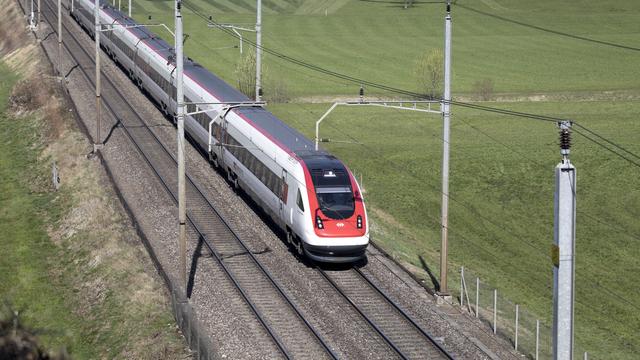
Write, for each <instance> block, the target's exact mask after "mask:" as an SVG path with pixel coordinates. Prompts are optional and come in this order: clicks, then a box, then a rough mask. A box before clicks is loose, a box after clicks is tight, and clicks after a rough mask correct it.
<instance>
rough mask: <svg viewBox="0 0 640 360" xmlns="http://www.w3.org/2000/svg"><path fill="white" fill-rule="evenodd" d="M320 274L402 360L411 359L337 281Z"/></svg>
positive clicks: (322, 272)
mask: <svg viewBox="0 0 640 360" xmlns="http://www.w3.org/2000/svg"><path fill="white" fill-rule="evenodd" d="M316 269H318V272H319V273H320V274H321V275H322V276H323V277H324V278H325V279H326V280H327V281H328V282H329V284H331V286H332V287H333V288H334V289H335V290H336V291H337V292H338V294H340V295H342V297H343V298H344V299H345V300H347V302H348V303H349V304H350V305H351V307H353V308H354V309H355V310H356V311H357V312H358V314H360V316H361V317H362V318H363V319H364V320H365V321H366V322H367V323H368V324H369V325H370V326H371V327H372V328H373V329H374V330H375V331H376V332H377V333H378V335H380V337H382V339H384V341H385V342H386V343H387V344H388V345H389V346H391V348H392V349H393V351H395V352H396V353H397V354H398V355H400V357H401V358H402V359H409V357H408V356H407V355H406V354H405V353H403V352H402V350H400V349H399V348H398V346H397V345H396V344H395V343H394V342H393V341H392V340H391V339H389V337H388V336H387V335H385V333H384V332H383V331H382V329H380V328H379V327H378V325H376V323H375V322H373V320H371V318H369V317H368V316H367V315H366V314H365V313H364V312H363V311H362V309H360V307H358V305H356V304H355V303H354V302H353V300H351V298H350V297H348V296H347V294H345V293H344V292H343V291H342V290H341V289H340V286H338V284H336V283H335V281H333V279H331V277H329V275H327V274H326V273H325V272H324V271H322V270H321V269H319V268H316Z"/></svg>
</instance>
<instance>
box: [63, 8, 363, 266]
mask: <svg viewBox="0 0 640 360" xmlns="http://www.w3.org/2000/svg"><path fill="white" fill-rule="evenodd" d="M100 6H101V9H100V11H99V14H100V19H99V20H100V23H101V24H103V25H102V26H103V28H105V27H107V26H110V25H113V26H110V28H111V29H112V30H111V31H104V32H102V34H101V44H102V46H103V48H104V50H105V51H106V53H107V54H109V55H110V56H111V57H112V58H113V59H114V60H115V61H116V62H117V63H119V64H120V65H121V67H122V68H123V69H124V70H125V71H126V72H128V75H129V77H130V78H131V79H132V80H133V81H134V82H135V83H136V84H137V85H138V86H139V87H140V89H144V90H145V91H146V92H147V93H148V94H149V95H150V96H151V97H152V98H153V99H154V100H155V101H156V103H157V104H158V106H159V108H160V109H161V110H162V111H163V112H164V113H165V114H166V115H168V116H171V115H173V116H174V119H175V114H176V108H177V107H176V101H175V100H176V87H175V52H174V50H173V48H172V47H171V46H170V45H169V44H167V43H166V42H165V41H163V40H162V39H160V38H159V37H158V36H156V35H155V34H153V33H152V32H151V31H149V30H148V29H147V28H146V27H142V26H137V25H138V24H137V23H136V22H135V21H134V20H132V19H131V18H129V17H127V16H126V15H125V14H123V13H122V12H120V11H118V10H117V9H115V8H113V7H111V6H110V5H109V4H108V3H107V2H105V1H101V5H100ZM71 14H72V16H73V17H74V18H75V19H76V20H77V21H78V22H79V23H80V25H81V26H83V27H84V28H85V29H86V30H87V32H88V33H89V34H90V35H93V33H94V31H95V26H94V3H93V1H88V0H75V6H74V8H73V9H72V11H71ZM184 95H185V102H186V104H187V106H186V109H187V110H186V111H187V113H189V114H192V113H195V114H192V115H188V116H185V131H186V132H187V133H188V135H189V136H190V137H191V138H192V140H193V143H195V144H197V146H200V147H201V148H202V150H204V152H205V153H207V154H208V156H209V160H210V161H211V162H212V163H213V164H214V165H215V166H217V167H220V168H221V170H222V171H223V172H225V173H226V175H227V178H228V179H229V181H230V182H231V183H232V184H233V186H234V187H236V188H237V189H242V191H244V192H245V193H246V194H248V195H249V196H250V197H251V198H252V199H253V200H254V201H255V202H256V203H257V204H258V206H260V207H261V208H262V209H263V210H264V211H265V212H266V213H267V214H268V215H269V216H270V217H271V218H272V219H273V220H274V222H275V223H276V224H277V225H278V226H279V227H281V228H282V230H284V231H285V232H286V234H287V241H288V242H289V243H290V244H291V245H292V246H293V247H294V248H295V249H296V251H297V253H298V254H299V255H300V256H308V257H309V258H311V259H313V260H315V261H320V262H354V261H357V260H359V259H361V258H363V257H364V256H365V250H366V247H367V245H368V243H369V228H368V221H367V212H366V209H365V204H364V201H363V195H362V191H361V189H360V186H359V185H358V183H357V181H356V179H355V178H354V176H353V174H352V173H351V171H349V169H348V168H347V167H346V166H345V165H344V164H343V163H342V162H341V161H340V160H338V159H337V158H336V157H334V156H332V155H331V154H329V153H328V152H326V151H324V150H319V151H318V150H315V147H314V143H313V142H312V141H310V140H309V139H307V138H305V137H304V136H303V135H302V134H301V133H299V132H298V131H296V130H294V129H292V128H291V127H289V126H288V125H286V124H285V123H283V122H282V121H280V120H279V119H278V118H276V117H275V116H274V115H273V114H271V113H270V112H268V111H267V110H265V109H264V108H262V107H260V106H255V105H247V103H251V99H249V98H248V97H247V96H245V95H244V94H242V93H241V92H239V91H238V90H236V89H234V88H233V87H232V86H230V85H229V84H227V83H225V82H224V81H223V80H221V79H220V78H218V77H217V76H215V75H213V74H212V73H211V72H209V71H208V70H207V69H205V68H204V67H202V66H201V65H200V64H198V63H196V62H194V61H192V60H191V59H189V58H186V59H184ZM242 103H245V104H242ZM234 104H235V105H234Z"/></svg>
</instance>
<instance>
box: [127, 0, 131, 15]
mask: <svg viewBox="0 0 640 360" xmlns="http://www.w3.org/2000/svg"><path fill="white" fill-rule="evenodd" d="M127 10H128V11H129V17H131V0H129V7H128V8H127Z"/></svg>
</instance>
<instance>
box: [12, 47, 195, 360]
mask: <svg viewBox="0 0 640 360" xmlns="http://www.w3.org/2000/svg"><path fill="white" fill-rule="evenodd" d="M14 54H18V55H16V56H19V55H20V53H19V52H18V53H14ZM29 58H31V59H37V57H35V56H34V55H33V53H31V54H30V55H29ZM13 60H15V59H13ZM34 61H35V60H34ZM14 63H15V62H14ZM13 71H14V69H11V68H9V67H8V66H6V65H5V64H4V63H3V62H0V179H1V180H0V254H2V255H1V256H0V301H1V302H2V305H1V308H2V316H3V319H2V320H3V321H4V320H6V319H4V317H5V316H9V317H10V321H11V323H12V324H15V325H11V326H16V325H18V326H19V328H16V329H14V330H16V331H13V330H11V329H8V330H7V333H6V334H7V339H3V340H7V341H9V340H10V338H11V337H12V336H13V338H14V339H15V338H16V335H15V334H20V333H21V332H18V331H22V330H23V329H35V333H34V332H31V335H24V339H27V338H31V336H32V335H35V336H37V339H38V342H41V344H42V347H41V349H43V351H44V352H46V353H48V354H49V355H50V356H54V357H55V356H61V357H60V358H65V357H66V356H67V355H69V356H71V357H72V358H76V359H95V358H178V357H180V358H184V356H185V350H184V345H183V344H182V340H181V338H180V336H179V335H178V334H177V333H176V328H175V322H174V321H173V318H172V316H171V312H170V309H169V307H168V305H167V300H166V299H165V298H163V295H162V291H163V287H162V284H161V280H159V279H157V278H153V275H149V274H153V272H154V269H153V266H152V265H151V264H150V263H149V261H148V259H145V253H144V249H143V248H142V247H141V245H140V244H138V245H133V244H132V242H131V241H132V240H134V239H137V237H136V235H135V232H133V231H132V230H131V229H129V225H128V220H127V219H126V218H125V217H123V215H122V212H118V210H117V209H119V208H118V205H117V202H115V201H116V200H114V199H117V198H116V197H115V195H114V194H113V193H110V192H109V190H105V189H108V186H105V184H104V183H101V182H102V181H104V180H101V179H100V167H99V164H97V163H95V162H90V161H88V160H87V159H86V157H85V154H86V151H87V148H88V146H87V144H86V142H85V140H84V137H83V135H82V134H80V133H79V132H78V131H77V130H73V128H74V126H75V125H73V122H72V119H71V118H70V117H68V115H66V113H67V110H66V108H64V107H62V105H61V102H60V95H59V94H56V92H55V91H54V90H52V89H53V87H54V86H55V83H54V82H53V81H52V80H46V81H43V80H42V79H43V76H44V75H43V74H36V75H31V76H34V78H29V76H30V75H29V74H24V73H21V75H16V74H15V73H14V72H13ZM16 83H17V84H18V85H16ZM14 85H15V86H14ZM9 98H10V99H11V102H10V103H11V105H10V106H9V107H8V104H9ZM38 109H41V110H38ZM45 114H46V116H45ZM53 160H56V161H57V163H58V167H59V169H60V173H61V180H62V187H61V188H60V190H59V191H57V192H56V191H53V187H52V185H51V162H52V161H53ZM96 189H98V190H96ZM119 211H122V210H121V209H119ZM98 224H100V226H99V225H98ZM92 228H93V229H98V230H90V229H92ZM125 239H127V240H128V241H130V242H129V243H127V242H126V241H125ZM29 331H31V330H29ZM11 334H14V335H11ZM21 336H22V335H21ZM7 341H3V344H4V345H5V346H8V345H7V344H8V342H7ZM9 343H10V342H9ZM23 345H24V343H23ZM4 350H7V349H3V351H4ZM1 353H3V354H6V353H5V352H1ZM55 358H58V357H55Z"/></svg>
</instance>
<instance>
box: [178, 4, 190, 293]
mask: <svg viewBox="0 0 640 360" xmlns="http://www.w3.org/2000/svg"><path fill="white" fill-rule="evenodd" d="M181 6H182V4H181V0H176V16H175V17H176V30H175V32H176V36H175V42H176V45H175V48H176V105H177V107H178V109H177V114H178V115H177V117H178V118H177V123H178V227H179V228H178V243H179V248H180V249H179V250H180V274H181V275H182V281H183V284H184V289H185V291H186V290H187V229H186V223H187V205H186V199H185V174H184V88H183V82H182V80H183V78H182V76H183V57H184V56H183V54H182V45H183V41H184V40H183V38H182V14H181V12H180V8H181Z"/></svg>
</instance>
